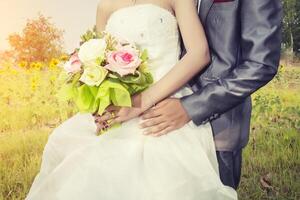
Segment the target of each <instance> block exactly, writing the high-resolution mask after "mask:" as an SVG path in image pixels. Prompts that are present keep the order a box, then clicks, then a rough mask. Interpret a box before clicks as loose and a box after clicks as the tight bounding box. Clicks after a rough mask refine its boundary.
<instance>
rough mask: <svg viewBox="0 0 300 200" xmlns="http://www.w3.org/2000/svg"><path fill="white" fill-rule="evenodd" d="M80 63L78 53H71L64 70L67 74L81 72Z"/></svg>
mask: <svg viewBox="0 0 300 200" xmlns="http://www.w3.org/2000/svg"><path fill="white" fill-rule="evenodd" d="M81 66H82V63H81V61H80V60H79V57H78V53H73V54H72V55H71V58H70V60H69V61H68V62H66V63H65V65H64V69H65V70H66V71H67V72H68V73H76V72H79V71H80V70H81Z"/></svg>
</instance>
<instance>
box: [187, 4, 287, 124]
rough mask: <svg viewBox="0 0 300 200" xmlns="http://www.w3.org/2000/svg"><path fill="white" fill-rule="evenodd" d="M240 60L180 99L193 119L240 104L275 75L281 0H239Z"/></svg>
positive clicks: (200, 120)
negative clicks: (215, 78)
mask: <svg viewBox="0 0 300 200" xmlns="http://www.w3.org/2000/svg"><path fill="white" fill-rule="evenodd" d="M240 3H241V4H240V6H241V7H240V9H241V11H240V13H241V16H240V17H241V52H242V53H241V55H242V62H241V64H240V65H238V66H237V67H236V68H235V69H234V70H232V71H231V73H229V74H228V75H227V76H225V77H221V78H220V79H218V80H216V81H215V82H213V83H210V84H208V85H206V86H204V87H202V88H201V89H200V90H199V91H197V92H196V93H194V94H192V95H189V96H185V97H183V98H181V103H182V105H183V107H184V108H185V110H186V111H187V113H188V115H189V116H190V118H191V119H192V121H193V122H194V123H195V124H196V125H201V124H204V123H206V122H207V121H209V120H212V119H215V118H217V117H218V116H219V115H221V114H223V113H225V112H226V111H228V110H230V109H232V108H233V107H235V106H237V105H238V104H240V103H242V102H243V101H244V100H245V99H246V98H247V97H248V96H250V95H251V94H252V93H254V92H255V91H256V90H258V89H259V88H261V87H262V86H264V85H266V84H267V83H268V82H269V81H271V80H272V79H273V77H274V76H275V75H276V73H277V70H278V65H279V60H280V49H281V26H282V5H281V2H280V0H251V1H249V0H241V2H240Z"/></svg>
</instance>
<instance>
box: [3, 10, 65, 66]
mask: <svg viewBox="0 0 300 200" xmlns="http://www.w3.org/2000/svg"><path fill="white" fill-rule="evenodd" d="M8 41H9V44H10V46H11V48H12V50H11V51H12V52H13V54H14V55H15V56H14V57H15V59H16V62H24V61H26V62H49V61H50V60H51V59H52V58H57V57H59V56H61V55H62V53H63V52H62V49H63V31H62V30H59V29H58V28H56V27H55V25H54V24H53V23H51V22H50V18H47V17H45V16H43V15H42V14H39V16H38V17H37V18H36V19H29V20H28V21H27V24H26V25H25V27H24V29H23V31H22V33H20V34H19V33H14V34H11V35H10V36H9V37H8Z"/></svg>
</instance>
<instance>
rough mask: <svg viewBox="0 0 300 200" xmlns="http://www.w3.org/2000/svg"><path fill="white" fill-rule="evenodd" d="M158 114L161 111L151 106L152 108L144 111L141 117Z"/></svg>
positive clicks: (151, 116)
mask: <svg viewBox="0 0 300 200" xmlns="http://www.w3.org/2000/svg"><path fill="white" fill-rule="evenodd" d="M160 115H161V113H160V112H159V110H158V109H156V108H152V109H150V110H148V111H146V112H145V113H144V114H143V115H142V119H143V120H147V119H152V118H155V117H159V116H160Z"/></svg>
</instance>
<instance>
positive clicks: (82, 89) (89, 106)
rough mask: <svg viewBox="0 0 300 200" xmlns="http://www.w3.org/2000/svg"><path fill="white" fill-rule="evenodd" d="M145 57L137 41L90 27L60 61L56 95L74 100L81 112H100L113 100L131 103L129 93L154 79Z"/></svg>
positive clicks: (124, 103) (121, 104)
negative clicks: (68, 53) (64, 59)
mask: <svg viewBox="0 0 300 200" xmlns="http://www.w3.org/2000/svg"><path fill="white" fill-rule="evenodd" d="M147 60H148V55H147V50H145V49H144V50H142V49H140V48H139V47H138V46H137V45H136V44H133V43H130V42H127V41H124V40H121V39H118V38H116V37H114V36H112V35H111V34H109V33H106V32H101V33H98V32H96V31H90V30H89V31H87V33H86V34H84V35H83V36H81V42H80V47H79V48H78V49H75V51H74V52H73V53H72V54H71V55H70V56H69V59H68V60H67V61H66V62H65V63H62V64H61V67H62V68H63V70H62V73H61V74H60V78H59V80H61V81H62V84H61V87H60V89H59V92H58V97H59V98H60V99H62V100H66V101H69V100H70V101H73V102H74V103H75V104H76V106H77V108H78V110H79V112H81V113H98V114H100V115H102V114H103V113H104V112H105V110H106V108H107V107H108V106H110V105H112V104H113V105H115V106H121V107H131V106H132V102H131V96H132V95H134V94H136V93H139V92H142V91H143V90H145V89H146V88H148V87H149V86H150V85H151V84H152V83H153V77H152V74H151V73H150V72H149V70H148V67H147ZM99 134H101V133H99Z"/></svg>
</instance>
